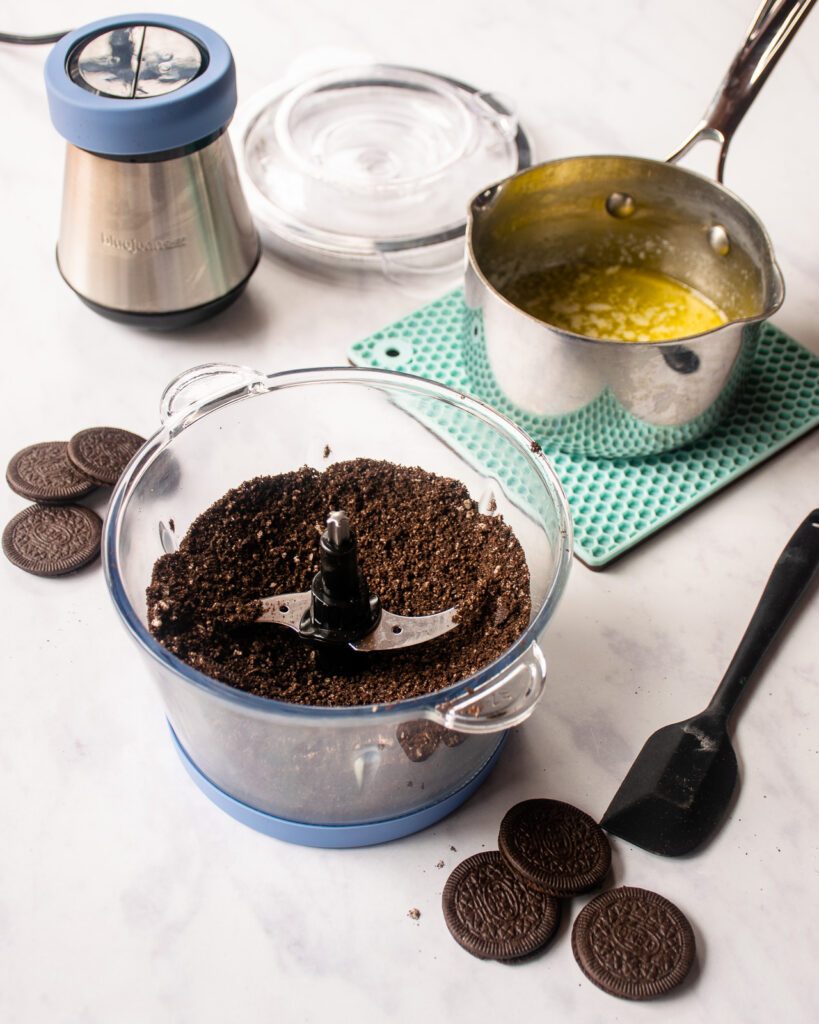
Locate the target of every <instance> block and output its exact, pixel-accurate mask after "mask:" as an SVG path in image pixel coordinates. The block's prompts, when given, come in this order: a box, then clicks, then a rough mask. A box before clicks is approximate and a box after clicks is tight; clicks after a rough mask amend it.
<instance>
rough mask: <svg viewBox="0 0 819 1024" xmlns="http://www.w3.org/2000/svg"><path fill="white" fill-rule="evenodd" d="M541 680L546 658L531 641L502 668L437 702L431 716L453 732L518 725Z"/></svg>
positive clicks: (540, 688)
mask: <svg viewBox="0 0 819 1024" xmlns="http://www.w3.org/2000/svg"><path fill="white" fill-rule="evenodd" d="M545 682H546V660H545V658H544V657H543V652H542V651H541V649H540V647H539V646H538V645H537V644H536V643H533V644H532V645H531V646H530V647H529V649H528V650H527V651H526V653H525V654H524V655H523V656H522V657H521V658H519V659H518V660H517V661H515V663H514V665H512V666H511V667H510V668H509V669H507V670H506V671H505V672H504V671H501V672H499V673H498V675H497V676H496V677H495V678H493V679H490V680H489V681H488V682H486V683H484V684H483V685H481V686H476V687H475V688H474V689H467V690H464V692H463V693H462V694H459V695H458V696H457V697H453V698H452V699H451V700H448V701H446V702H445V703H443V704H439V705H438V706H437V707H436V708H435V712H436V713H435V716H434V717H435V720H436V721H438V722H439V723H440V724H441V725H443V726H445V727H446V728H447V729H452V730H454V731H455V732H463V733H487V732H501V731H502V730H504V729H510V728H511V727H512V726H513V725H520V723H521V722H524V721H525V720H526V719H527V718H528V717H529V715H531V713H532V712H533V711H534V710H535V705H536V704H537V702H538V701H539V700H540V697H541V694H542V693H543V687H544V684H545Z"/></svg>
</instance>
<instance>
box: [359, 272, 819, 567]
mask: <svg viewBox="0 0 819 1024" xmlns="http://www.w3.org/2000/svg"><path fill="white" fill-rule="evenodd" d="M464 308H465V307H464V301H463V292H462V291H461V289H460V288H459V289H456V290H455V291H453V292H450V293H449V294H447V295H445V296H443V298H440V299H437V300H436V301H435V302H431V303H430V304H429V305H427V306H424V307H423V308H422V309H419V310H417V311H416V312H414V313H412V314H410V315H409V316H408V317H405V318H404V319H403V320H399V321H398V322H397V323H395V324H392V325H391V326H390V327H386V328H385V329H384V330H381V331H377V332H376V333H375V334H373V335H371V336H370V337H369V338H365V339H364V340H363V341H359V342H357V343H356V344H354V345H353V346H352V348H351V349H350V352H349V357H350V361H351V362H352V363H353V364H354V365H356V366H372V367H377V368H380V369H387V370H401V371H403V372H405V373H415V374H418V375H419V376H421V377H428V378H431V379H432V380H438V381H441V382H442V383H444V384H448V385H450V387H453V388H455V389H457V390H459V391H464V392H467V393H469V392H470V386H469V380H468V377H467V374H466V372H465V370H464V366H463V363H462V360H461V352H460V341H459V338H460V332H461V325H462V323H463V317H464ZM516 418H517V421H518V424H519V426H521V427H522V428H523V429H524V430H526V431H527V432H528V433H529V434H530V435H531V436H532V437H533V438H534V439H535V440H536V441H538V443H540V444H542V445H543V448H544V451H546V453H547V454H548V455H549V459H550V461H551V463H552V465H553V466H554V468H555V471H556V472H557V475H558V476H559V477H560V481H561V483H562V484H563V488H564V490H565V492H566V496H567V498H568V500H569V505H570V506H571V510H572V519H573V521H574V530H575V533H574V538H575V554H576V555H577V557H578V558H579V559H580V560H581V561H582V562H585V564H586V565H588V566H590V567H591V568H595V569H599V568H602V567H603V566H604V565H606V564H608V563H609V562H611V561H612V560H613V559H615V558H617V557H618V556H619V555H621V554H623V553H624V552H625V551H628V550H629V548H632V547H634V546H635V545H636V544H639V543H640V541H642V540H645V539H646V538H647V537H649V536H651V534H653V533H656V532H657V530H660V529H662V527H664V526H667V525H668V524H669V523H670V522H672V521H673V520H674V519H676V518H677V517H678V516H680V515H682V514H683V512H686V511H687V510H688V509H690V508H693V507H694V506H695V505H698V504H699V503H700V502H702V501H704V500H705V499H706V498H708V497H710V496H711V495H712V494H716V492H717V491H719V490H721V489H722V488H723V487H725V486H726V485H727V484H729V483H731V482H732V481H733V480H736V479H738V477H740V476H742V475H743V473H747V472H748V470H750V469H752V468H753V467H754V466H757V465H759V463H760V462H763V461H764V460H765V459H766V458H768V457H769V456H771V455H773V454H774V453H775V452H778V451H779V450H780V449H782V448H784V447H785V446H786V445H787V444H790V442H791V441H794V440H796V438H798V437H801V436H802V435H803V434H806V433H807V432H808V431H809V430H811V429H813V428H814V427H816V426H819V358H817V357H816V356H814V355H812V354H811V353H810V352H808V351H807V350H806V349H804V348H803V347H802V346H801V345H799V344H798V343H797V342H795V341H794V340H793V339H792V338H790V337H788V335H787V334H784V333H783V332H782V331H780V330H778V329H777V328H776V327H774V326H772V325H771V324H766V325H765V326H764V328H763V330H762V332H761V334H760V337H759V342H758V345H757V350H756V354H755V357H754V362H753V365H752V366H751V368H750V371H749V374H748V377H747V380H746V382H745V384H744V387H743V390H742V392H741V394H740V396H739V398H738V399H737V402H736V405H735V406H734V408H733V410H732V411H731V412H730V413H729V414H728V415H727V416H726V418H725V419H724V420H723V421H722V422H721V423H720V424H719V425H718V426H717V427H716V428H715V429H714V430H713V431H711V433H710V434H707V435H706V436H705V437H702V438H700V439H699V440H698V441H695V442H693V443H691V444H688V445H686V446H685V447H684V448H678V449H677V450H675V451H671V452H664V453H663V454H661V455H647V456H644V457H642V458H630V459H591V458H585V457H583V456H580V455H568V454H566V453H564V452H559V451H555V450H554V449H551V448H549V446H548V445H546V444H545V443H544V441H543V439H542V437H539V436H538V427H537V424H536V423H535V422H534V421H533V420H531V419H529V417H527V416H526V415H525V414H523V415H518V416H517V417H516ZM436 429H438V430H439V431H441V432H442V433H449V434H450V435H451V440H452V443H453V445H454V446H455V447H457V448H458V449H459V450H460V451H461V452H462V453H465V454H467V456H468V457H470V458H471V460H472V461H473V462H477V463H478V464H480V465H481V466H482V467H483V468H485V469H489V470H490V471H491V472H492V473H494V474H495V475H496V476H497V477H498V479H499V480H501V481H503V482H504V484H506V485H507V486H508V487H509V488H510V489H511V490H512V491H516V492H518V493H520V494H521V497H522V498H523V499H524V501H525V499H526V495H525V494H523V493H522V491H521V487H520V486H519V480H520V477H519V475H518V473H517V472H516V469H515V467H514V466H508V465H505V464H504V463H503V460H502V459H499V455H498V453H497V452H491V451H488V450H486V449H485V448H483V447H481V448H480V449H479V450H476V446H475V444H474V442H472V441H471V439H470V438H469V437H466V436H463V432H462V431H457V430H454V429H453V428H452V427H451V426H448V425H447V424H446V423H445V422H442V423H439V424H436Z"/></svg>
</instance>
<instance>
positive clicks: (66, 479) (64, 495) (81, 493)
mask: <svg viewBox="0 0 819 1024" xmlns="http://www.w3.org/2000/svg"><path fill="white" fill-rule="evenodd" d="M6 482H7V483H8V485H9V487H10V488H11V489H12V490H13V491H15V492H16V493H17V494H19V495H21V496H22V497H24V498H28V500H29V501H37V502H43V503H45V504H55V505H60V504H66V503H67V502H70V501H75V500H76V499H77V498H83V497H85V495H86V494H90V493H91V491H93V490H95V489H96V487H97V484H96V483H95V481H93V480H92V479H90V477H88V476H87V475H86V474H85V473H82V472H80V470H79V469H77V467H76V466H75V465H74V464H73V463H72V462H71V460H70V459H69V458H68V442H66V441H43V442H42V443H41V444H30V445H29V446H28V447H27V448H23V449H22V450H21V451H19V452H17V454H16V455H13V456H12V457H11V461H10V462H9V464H8V467H7V469H6Z"/></svg>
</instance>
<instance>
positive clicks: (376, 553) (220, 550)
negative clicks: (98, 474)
mask: <svg viewBox="0 0 819 1024" xmlns="http://www.w3.org/2000/svg"><path fill="white" fill-rule="evenodd" d="M339 509H343V510H344V511H345V512H346V513H347V514H348V516H349V517H350V521H351V523H352V526H353V529H354V530H355V532H356V535H357V538H358V546H359V557H360V564H361V568H362V570H363V572H364V574H365V576H366V578H367V581H368V583H369V586H370V590H371V591H372V592H373V593H376V594H378V596H379V597H380V599H381V603H382V605H383V607H384V608H386V609H387V610H388V611H391V612H395V613H396V614H399V615H428V614H431V613H433V612H439V611H443V610H444V609H446V608H450V607H452V606H453V605H457V606H458V609H459V624H458V626H457V628H456V629H455V630H453V631H452V632H451V633H450V634H447V635H445V636H443V637H441V638H439V639H438V640H435V641H433V642H432V643H430V644H425V645H421V646H419V647H417V648H410V649H407V650H406V651H401V652H394V653H390V654H386V653H385V654H378V655H367V656H363V657H362V658H360V659H358V663H357V665H356V667H355V670H354V671H350V670H349V669H347V670H345V672H344V673H341V672H336V671H335V670H334V668H333V667H332V666H327V665H326V664H325V663H324V662H323V661H322V662H319V659H318V657H317V654H316V652H315V651H314V650H313V649H312V648H311V647H310V646H309V645H307V644H305V643H304V641H302V640H301V639H299V637H297V636H296V635H295V634H293V633H291V632H290V631H288V630H285V629H281V628H278V627H276V626H271V625H265V624H257V623H255V622H254V621H253V620H254V619H255V617H256V615H257V614H258V605H257V604H256V603H255V602H257V601H258V599H259V598H261V597H265V596H267V595H270V594H285V593H294V592H299V591H305V590H308V589H309V587H310V583H311V581H312V579H313V576H314V574H315V573H316V572H317V571H318V546H317V542H318V538H319V535H320V534H321V532H322V530H323V529H324V522H325V520H326V517H327V515H328V514H329V513H330V512H331V511H336V510H339ZM147 598H148V622H149V627H150V629H151V632H152V633H153V634H154V636H155V637H156V638H157V640H159V642H160V643H161V644H162V645H163V646H164V647H166V648H167V649H168V650H170V651H171V652H173V653H174V654H175V655H177V656H178V657H179V658H181V659H182V660H183V661H185V662H187V663H188V664H190V665H192V666H193V667H195V668H197V669H199V670H200V671H202V672H205V673H206V674H208V675H210V676H212V677H213V678H215V679H219V680H221V681H222V682H225V683H229V684H230V685H232V686H235V687H237V688H239V689H242V690H246V691H248V692H250V693H254V694H258V695H259V696H263V697H270V698H275V699H277V700H285V701H290V702H292V703H297V704H313V705H324V706H345V705H346V706H350V705H360V704H381V703H386V702H392V701H396V700H403V699H406V698H409V697H415V696H419V695H421V694H424V693H433V692H435V691H437V690H440V689H443V688H444V687H446V686H448V685H450V684H452V683H455V682H458V681H459V680H461V679H464V678H466V677H467V676H470V675H472V674H473V673H474V672H475V671H477V670H478V669H479V668H481V667H483V666H484V665H487V664H489V663H490V662H491V661H494V660H495V659H496V658H497V657H499V656H500V655H501V654H502V653H503V652H504V651H505V650H506V649H507V648H508V647H509V646H510V645H511V644H512V643H513V642H514V641H515V640H516V639H517V638H518V637H519V636H520V634H521V633H522V632H523V630H524V628H525V627H526V625H527V624H528V622H529V612H530V606H531V601H530V596H529V571H528V568H527V566H526V560H525V556H524V553H523V550H522V548H521V546H520V544H519V543H518V541H517V539H516V538H515V536H514V534H513V533H512V531H511V529H510V528H509V526H507V525H506V523H505V522H504V521H503V519H502V518H501V517H500V516H487V515H482V514H480V513H479V512H478V510H477V503H476V502H475V501H473V500H472V499H471V498H470V497H469V493H468V491H467V489H466V487H465V486H464V485H463V484H462V483H460V482H459V481H457V480H452V479H448V478H445V477H440V476H435V475H434V474H432V473H428V472H426V471H425V470H422V469H419V468H417V467H415V468H410V467H406V466H397V465H394V464H392V463H389V462H376V461H372V460H367V459H356V460H353V461H350V462H338V463H336V464H334V465H332V466H330V467H329V468H328V469H326V470H325V471H324V472H318V471H317V470H315V469H311V468H308V467H304V468H302V469H300V470H297V471H296V472H292V473H284V474H281V475H279V476H268V477H257V478H255V479H254V480H248V481H246V482H245V483H243V484H241V485H240V486H239V487H237V488H235V489H234V490H232V491H229V492H228V493H227V494H226V495H225V496H224V497H223V498H221V499H220V500H219V501H217V502H216V503H215V504H213V505H212V506H211V507H210V508H209V509H207V510H206V511H205V512H203V513H202V515H200V516H199V517H198V518H197V519H196V520H195V521H194V523H193V524H192V525H191V527H190V529H189V530H188V533H187V535H186V536H185V538H184V539H183V540H182V542H181V543H180V546H179V550H178V551H177V552H175V553H173V554H168V555H163V556H162V557H161V558H160V559H159V560H158V561H157V562H156V564H155V566H154V571H153V576H152V580H151V584H150V586H149V587H148V592H147Z"/></svg>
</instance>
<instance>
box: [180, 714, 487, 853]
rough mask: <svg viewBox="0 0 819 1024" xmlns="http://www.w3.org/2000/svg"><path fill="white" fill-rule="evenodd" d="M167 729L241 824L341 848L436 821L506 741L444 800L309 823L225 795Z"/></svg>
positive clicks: (384, 839)
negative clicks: (387, 813)
mask: <svg viewBox="0 0 819 1024" xmlns="http://www.w3.org/2000/svg"><path fill="white" fill-rule="evenodd" d="M168 728H169V729H170V730H171V739H172V740H173V744H174V746H175V747H176V752H177V754H179V757H180V760H181V761H182V764H183V765H184V766H185V769H186V771H187V773H188V775H190V777H191V778H192V779H193V781H194V782H195V783H196V785H197V786H198V787H199V789H201V790H202V792H203V793H204V794H205V796H206V797H208V799H209V800H212V801H213V803H215V804H216V806H217V807H220V808H221V809H222V810H223V811H225V812H226V813H227V814H229V815H230V816H231V818H235V819H236V820H237V821H240V822H241V823H242V824H243V825H249V826H250V828H253V829H255V830H256V831H257V832H263V833H264V834H265V835H267V836H273V837H274V838H275V839H283V840H284V841H285V842H286V843H296V844H298V845H299V846H316V847H320V848H322V849H327V850H341V849H345V848H350V847H356V846H376V845H377V844H378V843H389V842H391V841H392V840H393V839H401V838H403V837H404V836H409V835H412V834H413V832H420V831H421V830H422V829H425V828H429V826H430V825H434V824H435V823H436V822H438V821H441V819H442V818H445V817H446V816H447V815H448V814H451V813H452V812H453V811H454V810H456V808H458V807H460V806H461V804H462V803H464V802H465V801H466V800H468V799H469V797H471V796H472V794H473V793H474V792H475V791H476V790H477V789H478V788H479V787H480V786H481V784H482V783H483V782H484V781H485V780H486V778H487V777H488V776H489V773H490V772H491V771H492V769H493V768H494V767H495V765H496V764H497V762H498V758H499V757H500V755H501V752H502V751H503V748H504V746H505V745H506V736H504V737H503V738H502V739H501V742H500V743H499V744H498V746H497V748H496V749H495V751H494V752H493V754H492V756H491V757H490V758H489V760H488V761H487V762H486V763H485V764H484V765H483V766H482V767H481V768H479V769H478V771H477V772H476V773H475V774H474V775H473V776H472V778H471V779H469V780H468V781H467V782H465V783H464V784H463V786H461V788H460V789H457V790H456V791H455V792H454V793H452V794H450V796H448V797H446V798H445V799H444V800H439V801H438V802H437V803H434V804H431V805H430V806H429V807H422V808H421V810H419V811H413V812H412V813H411V814H403V815H401V816H400V817H398V818H387V819H386V820H384V821H371V822H366V823H365V824H361V825H311V824H309V823H307V822H302V821H290V820H289V819H287V818H277V817H276V816H275V815H273V814H268V813H267V812H266V811H259V810H257V809H256V808H255V807H250V806H249V805H248V804H245V803H242V801H241V800H236V799H235V798H234V797H232V796H228V794H227V793H225V792H224V790H222V789H220V788H219V787H218V786H216V785H215V784H214V783H213V782H211V781H210V779H209V778H208V777H207V776H206V775H204V774H203V773H202V772H201V771H200V770H199V768H197V766H196V765H195V764H194V763H193V761H192V760H191V759H190V757H189V755H188V753H187V751H186V750H185V748H184V747H183V746H182V744H181V743H180V742H179V738H178V736H177V735H176V733H175V732H174V731H173V727H172V726H171V725H170V723H168Z"/></svg>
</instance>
